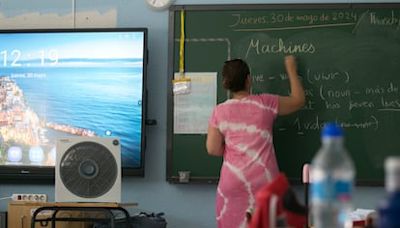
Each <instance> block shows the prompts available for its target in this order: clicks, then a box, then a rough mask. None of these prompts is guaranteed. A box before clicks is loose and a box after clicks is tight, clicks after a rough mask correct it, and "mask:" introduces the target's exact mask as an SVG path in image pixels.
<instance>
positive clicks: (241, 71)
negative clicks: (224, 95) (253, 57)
mask: <svg viewBox="0 0 400 228" xmlns="http://www.w3.org/2000/svg"><path fill="white" fill-rule="evenodd" d="M249 74H250V70H249V66H248V65H247V63H246V62H245V61H243V60H241V59H233V60H229V61H226V62H225V64H224V67H223V68H222V79H223V80H222V83H223V86H224V88H225V89H227V90H230V91H231V92H238V91H241V90H244V89H245V86H246V78H247V75H249Z"/></svg>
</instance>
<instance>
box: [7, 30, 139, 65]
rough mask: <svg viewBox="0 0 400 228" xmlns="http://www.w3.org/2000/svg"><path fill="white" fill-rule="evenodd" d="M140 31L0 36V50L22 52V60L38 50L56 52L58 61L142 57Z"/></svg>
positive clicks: (36, 55) (35, 54) (35, 56)
mask: <svg viewBox="0 0 400 228" xmlns="http://www.w3.org/2000/svg"><path fill="white" fill-rule="evenodd" d="M143 39H144V35H143V32H141V31H134V32H121V31H115V32H71V33H64V32H62V33H17V34H0V51H4V50H7V51H8V52H9V53H10V52H11V51H12V50H19V51H20V52H21V60H29V59H32V58H38V53H39V52H40V51H46V52H49V51H50V50H55V51H57V53H58V59H70V58H90V59H124V58H143Z"/></svg>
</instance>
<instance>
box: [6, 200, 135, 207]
mask: <svg viewBox="0 0 400 228" xmlns="http://www.w3.org/2000/svg"><path fill="white" fill-rule="evenodd" d="M9 204H12V205H26V206H28V205H29V206H40V207H44V206H51V207H135V206H137V205H138V203H104V202H98V203H95V202H90V203H87V202H84V203H77V202H28V201H11V202H10V203H9Z"/></svg>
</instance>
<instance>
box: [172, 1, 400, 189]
mask: <svg viewBox="0 0 400 228" xmlns="http://www.w3.org/2000/svg"><path fill="white" fill-rule="evenodd" d="M380 8H393V9H399V8H400V4H399V3H321V4H314V3H306V4H232V5H223V4H222V5H221V4H218V5H174V6H172V7H171V8H170V10H169V32H168V88H167V90H168V94H167V95H168V97H167V161H166V163H167V164H166V168H167V170H166V171H167V173H166V179H167V181H169V182H171V183H181V182H180V181H179V177H178V175H177V174H176V173H174V164H173V159H174V130H173V126H174V124H173V121H174V120H173V119H174V117H173V113H174V109H173V106H174V103H173V102H174V101H173V93H172V80H173V74H174V64H175V63H176V62H175V61H176V59H174V51H175V50H174V49H175V47H176V45H177V44H176V42H175V41H174V34H175V32H176V30H177V29H178V30H179V28H176V27H175V23H176V22H175V14H176V12H178V11H180V10H185V11H186V12H190V11H209V10H212V11H229V10H260V9H262V10H264V9H265V10H271V9H279V10H281V9H283V10H285V9H287V10H292V9H310V10H311V9H317V10H324V9H380ZM204 153H206V151H205V149H204ZM300 175H301V170H299V176H300ZM289 179H290V181H291V182H292V183H293V184H301V176H300V177H296V178H292V177H289ZM217 182H218V175H216V176H192V177H191V178H190V183H213V184H214V183H217ZM356 183H357V185H362V186H382V185H383V183H384V181H383V180H382V179H380V180H372V181H371V180H367V181H365V180H361V181H359V180H357V181H356Z"/></svg>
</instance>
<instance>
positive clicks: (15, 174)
mask: <svg viewBox="0 0 400 228" xmlns="http://www.w3.org/2000/svg"><path fill="white" fill-rule="evenodd" d="M77 32H89V33H91V32H93V33H96V32H142V33H143V35H144V36H143V38H144V40H143V70H142V75H143V77H142V80H143V81H142V104H141V105H142V116H141V117H142V119H141V139H140V141H141V147H140V158H141V159H140V166H139V167H134V168H132V167H122V176H135V177H144V170H145V169H144V168H145V166H144V164H145V150H146V121H147V65H148V29H147V28H145V27H124V28H62V29H52V28H50V29H15V30H14V29H4V30H2V29H0V35H2V34H24V33H77ZM121 165H122V164H121ZM0 180H1V181H2V182H8V183H21V182H20V181H21V180H24V183H26V182H25V181H27V182H35V183H54V180H55V167H48V166H46V167H39V166H24V165H21V166H6V165H0Z"/></svg>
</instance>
